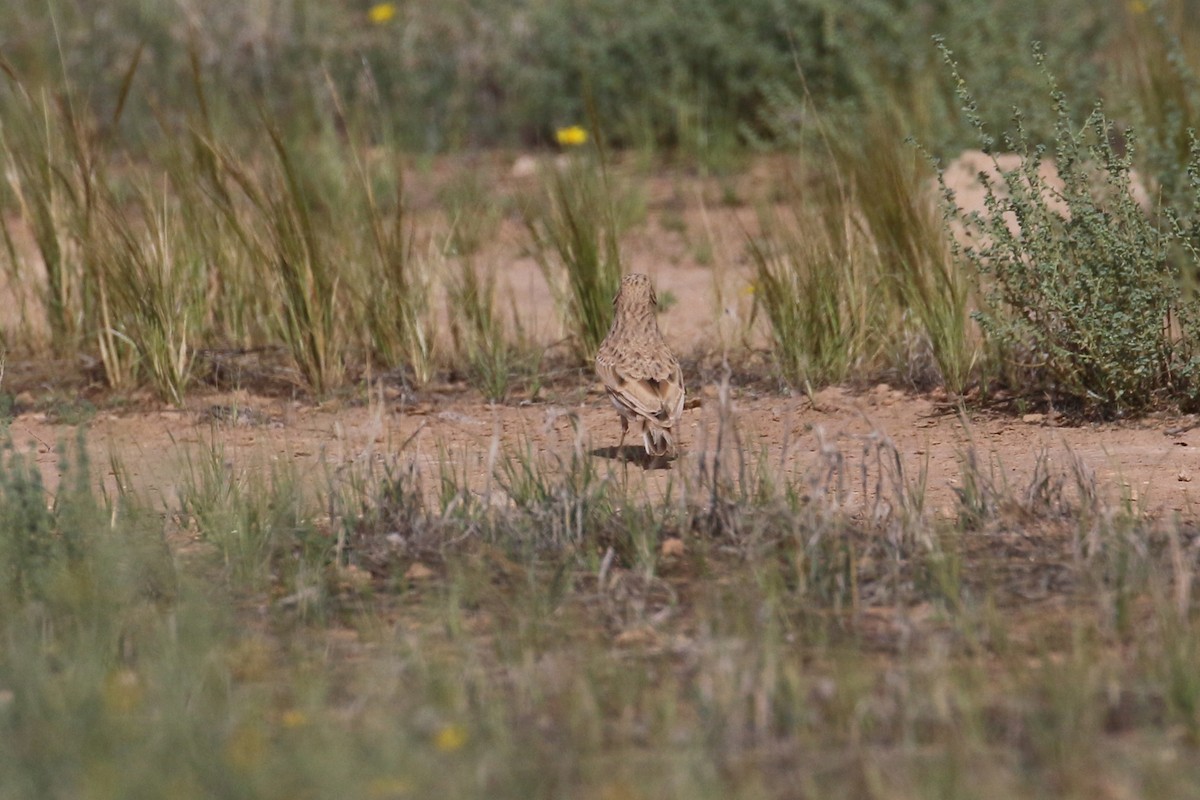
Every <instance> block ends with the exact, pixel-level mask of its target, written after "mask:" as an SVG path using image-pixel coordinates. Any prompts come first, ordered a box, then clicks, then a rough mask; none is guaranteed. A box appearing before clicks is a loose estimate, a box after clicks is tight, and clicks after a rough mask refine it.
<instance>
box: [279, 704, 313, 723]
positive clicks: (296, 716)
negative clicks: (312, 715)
mask: <svg viewBox="0 0 1200 800" xmlns="http://www.w3.org/2000/svg"><path fill="white" fill-rule="evenodd" d="M279 721H280V722H282V723H283V727H285V728H303V727H304V726H305V725H307V724H308V717H306V716H305V715H304V712H303V711H300V710H299V709H295V708H290V709H288V710H287V711H285V712H283V716H282V717H280V718H279Z"/></svg>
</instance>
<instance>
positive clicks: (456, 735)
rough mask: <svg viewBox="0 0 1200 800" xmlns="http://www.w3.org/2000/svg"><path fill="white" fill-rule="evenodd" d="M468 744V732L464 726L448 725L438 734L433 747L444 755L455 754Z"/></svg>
mask: <svg viewBox="0 0 1200 800" xmlns="http://www.w3.org/2000/svg"><path fill="white" fill-rule="evenodd" d="M466 743H467V731H466V729H465V728H463V726H462V725H446V726H445V727H443V728H442V729H441V730H440V731H438V732H437V736H435V737H434V739H433V745H434V747H436V748H437V749H438V750H441V751H442V752H443V753H453V752H454V751H455V750H458V749H461V748H462V746H463V745H464V744H466Z"/></svg>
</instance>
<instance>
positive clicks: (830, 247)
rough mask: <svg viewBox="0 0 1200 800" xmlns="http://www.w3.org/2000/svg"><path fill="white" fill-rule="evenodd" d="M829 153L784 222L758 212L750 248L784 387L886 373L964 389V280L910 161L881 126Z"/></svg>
mask: <svg viewBox="0 0 1200 800" xmlns="http://www.w3.org/2000/svg"><path fill="white" fill-rule="evenodd" d="M827 146H828V147H829V148H830V155H831V156H832V159H831V161H832V164H831V165H830V166H828V167H827V168H826V169H825V170H824V171H822V172H819V173H818V174H817V175H816V176H815V178H813V179H810V180H809V181H808V182H807V185H806V186H805V188H804V189H803V190H800V189H798V188H796V189H793V190H792V194H791V195H790V196H789V197H788V199H787V207H786V209H785V211H784V213H782V214H780V213H779V212H778V211H775V210H771V211H768V212H767V213H765V214H763V215H761V219H762V231H763V233H762V237H761V238H760V239H753V240H751V242H750V255H751V258H752V260H753V263H754V267H755V283H754V299H755V307H756V308H759V309H762V311H763V312H764V314H765V315H766V318H767V321H768V323H769V324H770V327H771V333H772V339H773V344H774V354H775V358H776V360H777V362H778V365H779V368H780V371H781V373H782V375H783V377H784V379H785V380H786V381H787V382H789V383H790V384H792V385H793V386H796V387H800V388H812V387H817V386H821V385H824V384H827V383H833V382H837V381H842V380H845V379H847V378H848V377H851V376H867V375H871V374H881V373H888V372H890V373H892V374H895V375H897V376H898V377H899V378H900V380H902V381H903V382H905V383H909V384H912V385H917V386H929V385H932V384H941V385H943V386H945V387H946V388H947V389H948V390H950V391H952V392H955V393H960V392H962V391H963V390H964V389H965V388H966V387H967V385H968V384H969V382H970V381H971V380H972V378H973V368H974V366H975V363H976V360H977V352H978V349H979V342H978V339H977V337H976V335H975V332H974V330H973V328H972V325H971V321H970V318H969V314H970V311H971V307H972V295H973V293H974V290H973V287H972V278H973V276H972V274H971V273H969V272H966V271H964V270H961V269H959V268H958V265H956V264H954V263H953V261H952V259H951V250H950V245H949V243H948V242H947V240H946V234H945V232H944V230H943V225H942V221H941V217H940V214H939V212H938V209H937V205H936V202H935V196H934V194H933V192H931V190H930V186H931V180H930V176H928V175H927V174H926V170H925V169H924V168H923V162H922V159H921V157H920V154H919V153H918V152H917V151H916V149H915V148H913V147H910V146H908V145H906V144H905V143H904V142H903V141H901V137H899V136H898V135H897V134H896V131H895V127H894V126H893V125H892V124H891V123H889V122H886V121H885V120H884V119H883V118H882V117H878V118H876V120H875V124H874V126H872V127H870V128H869V129H868V135H867V137H866V138H865V139H864V140H863V141H862V142H837V143H830V144H828V145H827Z"/></svg>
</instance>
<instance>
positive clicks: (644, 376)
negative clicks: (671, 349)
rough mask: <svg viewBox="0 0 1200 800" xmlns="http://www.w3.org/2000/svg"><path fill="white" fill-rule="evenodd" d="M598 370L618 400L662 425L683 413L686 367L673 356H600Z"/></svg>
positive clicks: (639, 414) (667, 425)
mask: <svg viewBox="0 0 1200 800" xmlns="http://www.w3.org/2000/svg"><path fill="white" fill-rule="evenodd" d="M596 372H597V373H598V374H599V375H600V378H601V380H603V381H604V385H605V386H606V387H608V390H609V392H610V393H612V395H613V396H614V397H616V399H617V400H618V402H620V403H621V404H622V405H624V406H626V407H627V408H629V410H630V411H632V412H634V413H635V414H637V415H638V416H641V417H645V418H646V419H648V420H651V421H653V422H654V423H655V424H657V425H659V426H661V427H664V428H669V427H671V426H672V425H674V424H675V422H676V421H677V420H678V419H679V416H680V414H682V413H683V371H682V370H681V369H680V368H679V362H678V361H676V360H675V359H674V358H673V357H672V358H659V359H649V360H644V361H643V360H640V359H639V360H630V361H629V363H627V364H609V363H605V362H603V361H600V360H598V361H597V363H596Z"/></svg>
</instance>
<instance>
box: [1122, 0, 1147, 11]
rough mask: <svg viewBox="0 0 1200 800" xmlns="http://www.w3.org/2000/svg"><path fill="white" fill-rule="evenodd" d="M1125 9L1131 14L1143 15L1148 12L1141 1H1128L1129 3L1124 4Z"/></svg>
mask: <svg viewBox="0 0 1200 800" xmlns="http://www.w3.org/2000/svg"><path fill="white" fill-rule="evenodd" d="M1125 7H1126V8H1128V9H1129V13H1131V14H1145V13H1146V11H1147V10H1148V8H1147V6H1146V4H1145V3H1143V2H1142V0H1130V2H1128V3H1126V4H1125Z"/></svg>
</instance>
